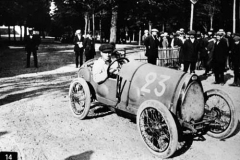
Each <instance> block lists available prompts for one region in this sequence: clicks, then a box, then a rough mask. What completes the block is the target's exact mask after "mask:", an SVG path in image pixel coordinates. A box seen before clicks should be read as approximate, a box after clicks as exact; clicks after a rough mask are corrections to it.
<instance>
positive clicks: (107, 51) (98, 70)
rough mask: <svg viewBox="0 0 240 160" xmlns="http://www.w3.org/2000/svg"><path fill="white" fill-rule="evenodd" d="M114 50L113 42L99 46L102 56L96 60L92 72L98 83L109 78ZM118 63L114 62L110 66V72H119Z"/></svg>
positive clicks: (114, 73)
mask: <svg viewBox="0 0 240 160" xmlns="http://www.w3.org/2000/svg"><path fill="white" fill-rule="evenodd" d="M113 50H114V46H113V45H112V44H103V45H101V46H100V47H99V51H100V54H101V57H100V58H99V59H98V60H96V61H95V62H94V64H93V68H92V73H93V80H94V81H95V82H96V83H101V82H104V81H105V80H106V79H107V78H108V73H107V69H108V67H109V65H110V64H111V62H112V57H111V56H112V52H113ZM117 68H118V64H117V63H114V64H112V65H111V68H109V72H110V73H112V74H113V75H116V74H117V73H118V69H117Z"/></svg>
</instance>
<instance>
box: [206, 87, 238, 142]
mask: <svg viewBox="0 0 240 160" xmlns="http://www.w3.org/2000/svg"><path fill="white" fill-rule="evenodd" d="M205 96H206V101H205V115H206V113H215V114H214V115H215V117H216V119H215V120H214V122H212V123H210V124H209V127H208V131H207V135H209V136H211V137H214V138H218V139H225V138H227V137H229V136H230V135H231V134H232V133H233V132H234V131H235V129H236V127H237V122H238V121H237V119H236V118H237V116H236V111H235V107H234V104H233V102H232V100H231V98H230V97H229V96H228V95H227V94H226V93H225V92H223V91H221V90H218V89H211V90H208V91H206V92H205ZM215 102H216V103H215ZM220 125H222V126H223V127H222V126H221V127H222V128H219V126H220Z"/></svg>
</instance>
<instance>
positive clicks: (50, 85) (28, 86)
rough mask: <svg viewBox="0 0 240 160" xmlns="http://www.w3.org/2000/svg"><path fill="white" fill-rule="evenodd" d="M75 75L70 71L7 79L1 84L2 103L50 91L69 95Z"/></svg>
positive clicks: (0, 97) (0, 101)
mask: <svg viewBox="0 0 240 160" xmlns="http://www.w3.org/2000/svg"><path fill="white" fill-rule="evenodd" d="M75 76H76V74H75V73H71V72H70V73H61V74H54V75H53V74H51V75H48V76H36V77H26V78H14V79H10V80H5V81H4V82H3V83H1V84H0V88H1V90H0V105H5V104H8V103H12V102H15V101H18V100H21V99H26V98H34V97H38V96H40V95H44V94H47V93H50V92H61V93H63V94H64V95H67V94H68V89H69V85H70V83H71V81H72V79H73V78H74V77H75Z"/></svg>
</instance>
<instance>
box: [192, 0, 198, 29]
mask: <svg viewBox="0 0 240 160" xmlns="http://www.w3.org/2000/svg"><path fill="white" fill-rule="evenodd" d="M190 1H191V18H190V30H192V28H193V27H192V26H193V11H194V4H196V3H197V1H198V0H190Z"/></svg>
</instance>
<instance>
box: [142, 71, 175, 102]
mask: <svg viewBox="0 0 240 160" xmlns="http://www.w3.org/2000/svg"><path fill="white" fill-rule="evenodd" d="M160 78H161V80H160V81H158V85H159V86H160V87H161V89H160V90H159V89H158V88H157V87H156V88H154V90H153V91H154V94H155V95H156V96H157V97H160V96H162V95H163V94H164V93H165V90H166V84H165V82H166V81H167V80H169V79H170V76H167V75H160ZM156 79H157V73H155V72H150V73H148V74H147V75H146V77H145V81H146V83H145V84H144V85H143V86H142V88H141V91H142V92H146V93H151V90H150V89H149V88H148V87H149V85H151V84H152V83H154V82H155V81H156Z"/></svg>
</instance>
